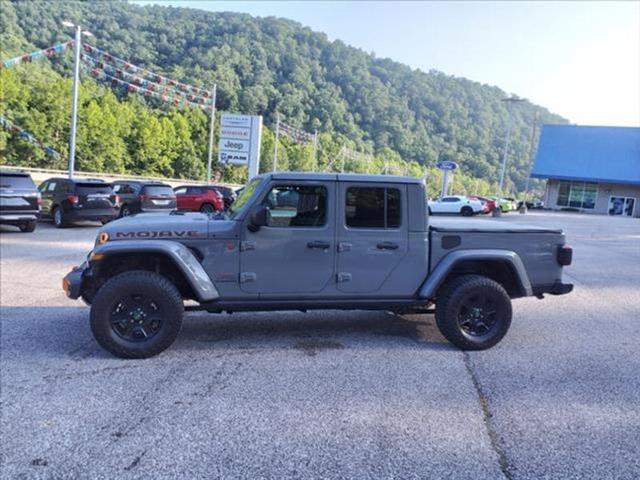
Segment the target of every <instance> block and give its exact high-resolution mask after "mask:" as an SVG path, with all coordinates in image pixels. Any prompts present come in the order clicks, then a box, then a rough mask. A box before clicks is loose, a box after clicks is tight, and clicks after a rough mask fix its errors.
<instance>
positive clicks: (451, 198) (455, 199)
mask: <svg viewBox="0 0 640 480" xmlns="http://www.w3.org/2000/svg"><path fill="white" fill-rule="evenodd" d="M442 201H443V202H448V203H455V202H457V201H458V197H444V198H443V199H442Z"/></svg>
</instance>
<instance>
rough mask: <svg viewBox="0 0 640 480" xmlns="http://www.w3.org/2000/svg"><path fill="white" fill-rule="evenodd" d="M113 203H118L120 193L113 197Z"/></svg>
mask: <svg viewBox="0 0 640 480" xmlns="http://www.w3.org/2000/svg"><path fill="white" fill-rule="evenodd" d="M113 203H114V204H116V205H120V195H116V196H114V197H113Z"/></svg>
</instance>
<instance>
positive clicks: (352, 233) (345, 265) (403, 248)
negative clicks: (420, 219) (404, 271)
mask: <svg viewBox="0 0 640 480" xmlns="http://www.w3.org/2000/svg"><path fill="white" fill-rule="evenodd" d="M338 185H339V187H338V190H339V196H338V218H337V222H336V225H337V227H336V228H337V233H338V245H337V274H336V281H337V288H338V290H340V291H342V292H345V293H375V292H378V291H381V290H382V287H383V285H384V282H385V280H386V279H387V278H388V277H389V275H391V273H392V272H393V270H394V269H395V268H396V267H397V266H398V264H399V263H400V261H401V260H402V258H403V257H404V256H405V255H407V252H408V228H407V187H406V185H398V184H384V183H362V184H359V183H353V182H339V183H338Z"/></svg>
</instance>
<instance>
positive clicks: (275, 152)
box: [272, 112, 280, 172]
mask: <svg viewBox="0 0 640 480" xmlns="http://www.w3.org/2000/svg"><path fill="white" fill-rule="evenodd" d="M278 138H280V112H276V141H275V142H274V143H273V169H272V170H273V171H274V172H275V171H276V169H277V168H278Z"/></svg>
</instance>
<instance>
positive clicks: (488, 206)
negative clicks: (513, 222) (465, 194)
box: [470, 197, 496, 213]
mask: <svg viewBox="0 0 640 480" xmlns="http://www.w3.org/2000/svg"><path fill="white" fill-rule="evenodd" d="M470 198H475V199H477V200H480V201H481V202H482V213H491V212H493V210H494V209H495V208H496V201H495V200H492V199H490V198H486V197H470Z"/></svg>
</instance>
